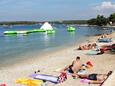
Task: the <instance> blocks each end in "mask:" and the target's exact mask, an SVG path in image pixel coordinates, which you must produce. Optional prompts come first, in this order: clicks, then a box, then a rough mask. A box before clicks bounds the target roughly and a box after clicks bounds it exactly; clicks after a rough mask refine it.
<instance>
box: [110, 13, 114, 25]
mask: <svg viewBox="0 0 115 86" xmlns="http://www.w3.org/2000/svg"><path fill="white" fill-rule="evenodd" d="M109 21H111V22H113V23H114V22H115V13H113V14H111V15H110V16H109Z"/></svg>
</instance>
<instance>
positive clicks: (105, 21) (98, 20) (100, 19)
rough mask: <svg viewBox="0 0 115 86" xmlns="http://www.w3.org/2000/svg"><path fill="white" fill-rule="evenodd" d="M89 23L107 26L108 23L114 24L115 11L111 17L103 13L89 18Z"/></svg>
mask: <svg viewBox="0 0 115 86" xmlns="http://www.w3.org/2000/svg"><path fill="white" fill-rule="evenodd" d="M87 23H88V24H89V25H97V26H105V25H107V24H109V25H113V24H114V23H115V13H112V14H111V15H110V16H109V17H107V18H106V17H105V16H103V15H97V17H96V18H92V19H89V20H88V21H87Z"/></svg>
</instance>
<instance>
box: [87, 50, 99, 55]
mask: <svg viewBox="0 0 115 86" xmlns="http://www.w3.org/2000/svg"><path fill="white" fill-rule="evenodd" d="M99 53H100V51H96V50H88V52H87V53H86V55H98V54H99Z"/></svg>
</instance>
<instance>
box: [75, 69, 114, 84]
mask: <svg viewBox="0 0 115 86" xmlns="http://www.w3.org/2000/svg"><path fill="white" fill-rule="evenodd" d="M111 74H112V71H109V72H108V74H97V73H92V74H85V75H83V74H82V75H79V74H77V75H76V77H78V78H81V79H88V80H89V82H88V83H89V84H102V83H103V82H104V81H105V80H106V79H107V78H108V77H109V75H111Z"/></svg>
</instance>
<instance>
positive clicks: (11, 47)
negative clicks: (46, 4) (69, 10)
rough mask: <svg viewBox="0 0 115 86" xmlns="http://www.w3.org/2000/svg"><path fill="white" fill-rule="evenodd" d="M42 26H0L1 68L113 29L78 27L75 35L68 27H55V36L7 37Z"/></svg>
mask: <svg viewBox="0 0 115 86" xmlns="http://www.w3.org/2000/svg"><path fill="white" fill-rule="evenodd" d="M39 27H40V25H26V26H12V27H11V28H4V27H2V26H0V66H1V65H6V64H11V63H12V62H15V61H20V60H23V59H26V58H32V57H33V58H34V57H35V56H36V54H37V55H38V54H41V53H44V52H49V51H54V50H56V49H59V48H62V47H65V46H69V45H74V44H75V43H76V42H80V41H83V40H85V39H86V38H87V37H88V36H92V35H96V34H101V33H110V32H111V30H112V28H106V29H102V28H100V27H77V25H74V27H75V28H76V31H75V32H73V33H70V32H67V31H66V25H61V24H55V25H53V27H54V29H55V30H56V33H55V34H50V35H47V34H45V33H31V34H28V35H27V36H23V35H13V36H5V35H4V34H3V32H4V31H6V30H29V29H35V28H39Z"/></svg>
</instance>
